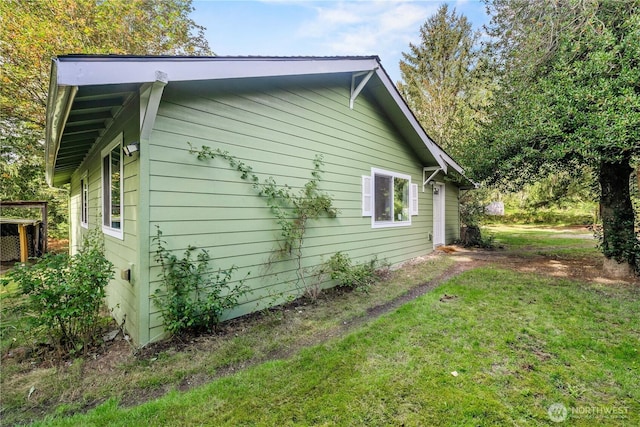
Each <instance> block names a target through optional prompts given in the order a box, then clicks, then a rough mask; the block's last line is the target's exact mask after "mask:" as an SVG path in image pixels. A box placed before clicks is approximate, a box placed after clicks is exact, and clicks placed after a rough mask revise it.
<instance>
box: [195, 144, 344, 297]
mask: <svg viewBox="0 0 640 427" xmlns="http://www.w3.org/2000/svg"><path fill="white" fill-rule="evenodd" d="M189 146H190V150H189V152H190V153H192V154H195V155H197V157H198V160H206V159H216V158H220V159H223V160H226V161H227V162H228V163H229V165H230V166H231V167H232V168H233V169H235V170H237V171H238V172H239V173H240V178H241V179H243V180H244V181H247V182H250V183H251V184H252V186H253V188H254V190H256V192H257V193H258V195H259V196H262V197H264V199H265V201H266V203H267V206H268V207H269V208H270V209H271V212H272V213H273V215H274V216H275V218H276V221H277V223H278V225H279V226H280V229H281V239H282V240H281V247H280V250H281V252H282V253H283V254H286V255H288V256H290V257H292V258H293V259H294V260H295V261H296V274H297V276H298V279H299V281H300V282H302V285H303V287H305V288H306V287H307V283H306V278H305V273H304V268H303V267H302V253H303V247H304V239H305V234H306V231H307V227H308V224H309V221H310V220H314V219H318V218H320V217H321V216H322V215H326V216H328V217H329V218H335V217H336V216H337V213H338V212H337V210H336V208H335V207H334V206H333V199H332V198H331V196H330V195H329V194H327V193H324V192H322V191H320V189H319V184H320V179H321V177H322V172H323V170H322V167H323V165H324V162H323V158H322V155H316V156H315V158H314V160H313V169H312V171H311V179H310V180H309V181H307V182H306V183H305V184H304V186H302V187H301V188H299V189H294V188H292V187H290V186H288V185H283V186H282V185H278V184H277V183H276V181H275V179H274V178H273V177H271V176H270V177H268V178H266V179H264V180H260V178H259V177H258V176H257V175H256V174H255V173H254V172H253V169H252V168H251V166H249V165H247V164H245V163H244V162H242V161H241V160H239V159H238V158H237V157H235V156H233V155H231V154H229V152H227V151H223V150H221V149H219V148H211V147H207V146H204V145H203V146H202V147H201V148H200V149H196V148H195V147H194V146H193V145H192V144H191V143H189Z"/></svg>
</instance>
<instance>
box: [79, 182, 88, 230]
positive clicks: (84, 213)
mask: <svg viewBox="0 0 640 427" xmlns="http://www.w3.org/2000/svg"><path fill="white" fill-rule="evenodd" d="M80 190H81V196H80V205H81V214H80V215H81V217H80V220H81V222H82V223H83V224H86V223H87V222H88V218H89V185H88V184H87V181H86V180H85V179H84V178H83V179H82V180H80Z"/></svg>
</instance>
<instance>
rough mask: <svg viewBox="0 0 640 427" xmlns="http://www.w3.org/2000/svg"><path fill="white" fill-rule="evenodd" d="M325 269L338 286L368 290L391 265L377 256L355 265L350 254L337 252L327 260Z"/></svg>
mask: <svg viewBox="0 0 640 427" xmlns="http://www.w3.org/2000/svg"><path fill="white" fill-rule="evenodd" d="M323 270H324V271H325V272H326V273H327V274H329V277H331V279H332V280H335V281H336V282H337V286H338V287H346V288H351V289H356V290H358V291H363V292H367V291H368V290H369V288H370V287H371V285H373V284H374V283H376V282H377V281H378V280H380V279H381V278H382V277H384V276H385V275H386V274H387V272H388V271H389V265H388V264H387V263H380V262H378V259H377V258H376V257H374V258H372V259H371V260H370V261H368V262H365V263H362V264H355V265H354V264H353V263H352V262H351V258H349V255H347V254H343V253H342V252H336V253H335V254H333V256H331V258H329V260H328V261H327V262H325V264H324V268H323Z"/></svg>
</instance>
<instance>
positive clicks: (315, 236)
mask: <svg viewBox="0 0 640 427" xmlns="http://www.w3.org/2000/svg"><path fill="white" fill-rule="evenodd" d="M261 83H268V85H267V84H261ZM349 85H350V79H349V78H348V77H345V78H341V79H340V80H336V81H329V80H325V82H323V83H318V82H316V81H313V79H310V80H302V79H295V78H288V79H286V80H273V79H272V80H269V81H264V82H261V81H260V79H256V82H254V83H252V84H251V86H249V85H238V84H234V83H233V82H225V84H224V85H222V84H216V83H211V82H198V83H190V84H186V83H185V84H180V83H169V84H168V85H167V87H166V88H165V91H164V94H163V100H162V103H161V105H160V108H159V111H158V115H157V118H156V121H155V125H154V130H153V132H152V134H151V138H150V142H149V149H148V161H149V164H148V168H149V181H148V183H149V184H148V185H149V194H148V201H149V224H148V227H149V228H148V230H147V231H148V233H149V234H150V235H151V236H153V235H155V233H156V226H159V227H160V229H161V230H162V232H163V237H164V238H165V240H166V241H167V245H168V247H170V248H171V249H172V250H175V251H176V253H177V254H181V253H182V252H184V250H185V249H186V248H187V247H188V246H189V245H193V246H196V247H198V248H203V249H206V250H208V251H209V253H210V255H211V257H212V259H213V267H214V268H229V267H231V266H232V265H235V266H237V267H238V268H239V270H238V272H237V273H235V275H234V278H236V279H240V278H244V277H245V276H246V274H248V273H250V276H248V277H247V279H246V280H245V282H244V283H245V285H247V286H248V287H250V288H251V289H252V292H251V293H249V294H248V295H247V296H246V298H245V300H244V301H243V304H242V305H241V306H240V307H239V308H238V309H237V310H235V311H234V312H232V313H230V314H229V316H235V315H241V314H244V313H247V312H250V311H254V310H256V309H259V308H261V307H263V306H265V305H266V304H269V303H272V302H274V301H282V299H283V297H286V296H287V295H288V294H296V293H298V292H299V290H296V289H295V288H296V286H299V285H297V284H296V274H295V273H296V269H295V267H296V266H295V262H294V261H292V260H291V259H287V258H285V259H282V258H278V257H277V255H276V253H275V252H276V249H277V248H278V238H279V236H280V232H281V231H280V228H279V226H278V224H277V223H276V221H275V219H274V217H273V215H272V213H271V211H270V210H269V208H268V207H267V205H266V204H265V201H264V200H263V199H262V198H261V197H259V196H258V195H257V194H256V192H255V190H254V189H253V188H252V186H251V185H250V184H248V183H246V182H244V181H242V180H241V179H240V175H239V173H238V172H237V171H235V170H232V169H231V168H230V166H229V165H228V164H227V163H226V162H225V161H224V160H222V159H215V160H206V161H199V160H197V158H196V157H195V155H193V154H190V153H189V146H188V143H189V142H190V143H192V144H193V145H195V146H196V147H199V146H202V145H207V146H209V147H212V148H220V149H222V150H226V151H228V152H229V153H230V154H231V155H233V156H236V157H237V158H239V159H240V160H242V161H243V162H245V163H246V164H247V165H250V166H251V167H253V170H254V172H255V173H256V174H257V175H258V176H260V177H261V179H264V178H267V177H269V176H272V177H274V179H275V180H276V182H277V183H278V184H281V185H284V184H287V185H289V186H292V187H295V188H298V187H300V186H302V185H304V183H305V182H306V181H307V180H308V179H309V178H310V177H311V170H312V168H313V158H314V156H315V155H316V154H322V155H323V157H324V174H323V176H322V179H321V182H320V189H321V190H322V191H325V192H327V193H329V194H330V195H332V197H333V199H334V203H335V206H336V208H337V209H338V217H337V218H335V219H330V218H322V219H320V220H318V221H311V222H310V223H309V227H308V229H307V233H306V239H305V242H304V250H303V260H302V262H303V265H304V266H305V267H313V266H315V265H318V264H319V263H321V262H322V260H326V259H328V258H329V257H330V256H331V255H332V254H334V253H336V252H338V251H343V252H347V253H348V254H349V255H350V256H351V257H352V259H353V260H354V261H356V262H364V261H367V260H369V259H371V258H372V257H373V256H377V257H378V258H379V259H386V260H388V261H389V262H391V263H393V264H399V263H402V262H404V261H408V260H410V259H412V258H414V257H416V256H420V255H424V254H425V253H427V252H429V251H430V250H431V248H432V242H431V241H430V240H429V237H430V235H431V233H432V227H433V224H432V207H431V197H430V196H429V193H423V192H422V183H421V180H422V167H423V166H426V165H423V164H422V162H421V161H420V160H419V159H418V158H417V156H416V154H415V153H414V152H413V151H412V149H411V148H409V145H408V144H407V143H406V142H405V141H403V140H401V139H399V137H398V135H399V133H398V132H397V130H396V129H395V128H394V127H393V125H392V123H391V122H390V121H389V120H388V119H387V117H385V116H384V115H383V114H381V111H382V109H381V108H379V106H378V105H377V104H375V102H373V101H371V100H370V99H369V97H368V96H367V93H366V90H365V91H364V92H363V93H362V94H361V95H360V96H359V97H358V99H357V100H356V103H355V108H354V109H353V110H351V109H349ZM143 154H144V152H143ZM372 167H375V168H380V169H385V170H389V171H393V172H397V173H401V174H407V175H410V176H411V178H412V183H415V184H418V189H419V194H418V200H419V215H418V216H413V217H412V224H411V226H408V227H395V228H380V229H373V228H372V227H371V218H370V217H362V210H361V176H362V175H370V174H371V168H372ZM447 195H448V197H447V215H449V213H450V212H449V211H451V210H452V209H453V210H455V213H456V218H455V224H454V223H453V222H451V223H449V222H448V223H447V230H448V231H447V233H448V234H447V236H448V237H449V228H451V230H453V228H455V227H456V226H457V225H456V224H457V206H453V203H457V189H455V187H453V186H451V188H450V187H449V186H448V187H447ZM449 195H450V197H449ZM451 232H453V231H451ZM149 244H150V246H149V250H148V252H147V256H148V262H149V263H150V265H151V266H152V267H151V268H150V270H149V279H150V282H151V284H150V290H149V291H150V293H153V292H154V290H155V289H156V288H157V287H158V286H159V283H158V276H159V274H160V270H159V268H158V267H157V266H155V262H154V260H153V258H154V247H153V245H151V242H150V243H149ZM148 322H149V328H150V331H149V339H150V340H154V339H157V338H159V337H161V336H162V322H161V318H160V316H159V314H158V311H157V308H156V307H155V306H154V305H153V304H152V303H149V318H148Z"/></svg>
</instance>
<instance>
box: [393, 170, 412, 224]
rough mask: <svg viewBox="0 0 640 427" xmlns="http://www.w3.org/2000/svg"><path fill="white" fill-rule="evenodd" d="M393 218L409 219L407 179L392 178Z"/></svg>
mask: <svg viewBox="0 0 640 427" xmlns="http://www.w3.org/2000/svg"><path fill="white" fill-rule="evenodd" d="M393 220H394V222H395V221H401V222H402V221H409V180H408V179H402V178H397V177H395V178H393Z"/></svg>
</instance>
